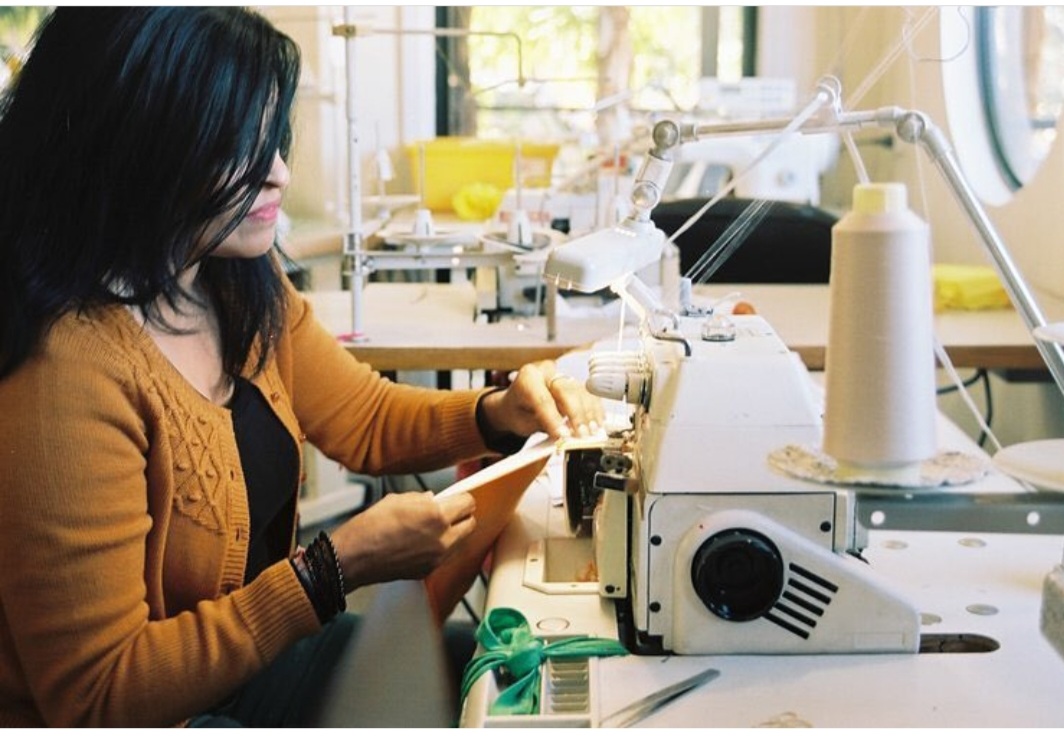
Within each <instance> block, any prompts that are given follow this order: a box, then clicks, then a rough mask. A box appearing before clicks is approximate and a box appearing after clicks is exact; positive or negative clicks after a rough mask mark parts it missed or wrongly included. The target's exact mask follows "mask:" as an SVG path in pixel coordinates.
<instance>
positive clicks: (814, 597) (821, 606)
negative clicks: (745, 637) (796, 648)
mask: <svg viewBox="0 0 1064 736" xmlns="http://www.w3.org/2000/svg"><path fill="white" fill-rule="evenodd" d="M788 568H789V569H790V572H791V575H790V576H789V577H788V579H787V585H786V587H785V588H784V589H783V594H782V595H781V596H780V599H779V600H777V601H776V603H775V605H773V606H772V610H770V611H768V612H766V613H765V615H764V618H765V619H766V620H768V621H771V622H772V623H774V624H776V625H777V626H779V627H780V628H783V629H785V630H787V631H789V632H791V633H792V634H794V635H795V636H800V637H801V638H803V639H808V638H809V635H810V633H812V630H813V629H815V628H816V625H817V622H818V621H819V620H820V617H821V616H823V615H824V612H825V611H826V610H827V606H828V605H830V604H831V600H832V597H833V596H834V594H835V593H837V592H838V591H839V586H837V585H835V583H833V582H831V581H830V580H827V579H825V578H822V577H820V576H819V575H817V574H816V573H814V572H811V571H809V570H806V569H805V568H804V567H802V566H801V565H796V564H794V563H793V562H792V563H791V564H790V565H789V566H788Z"/></svg>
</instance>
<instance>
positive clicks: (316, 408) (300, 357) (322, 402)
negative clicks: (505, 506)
mask: <svg viewBox="0 0 1064 736" xmlns="http://www.w3.org/2000/svg"><path fill="white" fill-rule="evenodd" d="M289 304H290V306H289V332H288V339H287V340H285V341H283V342H282V345H281V347H280V349H279V351H278V365H279V368H280V370H281V373H282V380H284V381H285V382H286V383H287V384H288V385H289V386H290V392H291V396H292V402H293V406H294V410H295V413H296V417H297V419H298V421H299V423H300V425H301V426H302V427H303V431H304V432H305V433H306V435H307V439H308V440H309V441H310V442H311V443H312V444H313V445H315V446H316V447H317V448H318V449H319V450H321V451H322V452H323V453H324V454H325V455H326V456H328V457H330V458H332V459H333V460H336V461H337V462H340V463H343V464H344V465H345V466H347V467H348V468H349V469H351V470H354V471H356V472H365V473H370V474H386V473H406V472H418V471H424V470H434V469H438V468H443V467H447V466H449V465H453V464H455V463H457V462H460V461H462V460H467V459H471V458H474V457H479V456H481V455H484V454H486V453H487V451H488V450H487V448H486V447H485V445H484V438H483V437H482V436H481V435H480V432H479V430H478V429H477V423H476V402H477V399H478V398H479V396H480V395H481V394H483V393H484V391H477V390H436V389H429V388H423V387H416V386H407V385H402V384H396V383H394V382H392V381H389V380H388V379H386V378H383V377H381V375H380V374H379V373H377V372H376V371H374V370H373V369H372V367H371V366H369V365H367V364H366V363H363V362H360V361H358V360H357V359H355V358H354V356H352V355H350V354H349V353H348V352H347V350H346V349H345V348H344V347H343V346H342V345H341V344H340V343H339V342H338V341H337V339H336V338H335V337H334V336H332V335H331V334H329V332H328V331H327V330H325V328H324V327H323V326H322V325H321V324H320V323H319V322H318V321H317V319H316V317H315V316H314V312H313V309H312V308H311V305H310V304H309V303H308V302H307V300H306V299H305V298H304V297H303V295H301V294H299V293H298V292H296V291H294V290H292V291H291V292H290V302H289ZM426 329H432V327H431V325H428V326H426Z"/></svg>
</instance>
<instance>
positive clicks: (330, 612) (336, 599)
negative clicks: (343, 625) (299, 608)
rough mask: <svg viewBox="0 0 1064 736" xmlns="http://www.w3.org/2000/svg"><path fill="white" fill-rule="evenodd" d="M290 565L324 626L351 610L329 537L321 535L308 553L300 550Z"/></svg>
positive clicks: (338, 562) (338, 561)
mask: <svg viewBox="0 0 1064 736" xmlns="http://www.w3.org/2000/svg"><path fill="white" fill-rule="evenodd" d="M289 562H290V563H291V564H292V568H293V569H294V570H295V573H296V577H297V578H299V582H300V584H301V585H302V586H303V590H304V591H305V592H306V594H307V597H308V598H310V602H311V605H313V606H314V612H315V613H316V614H317V615H318V621H320V622H321V623H323V624H324V623H326V622H328V621H329V620H331V619H332V618H333V617H334V616H336V614H338V613H340V612H341V611H345V610H347V596H346V594H345V592H344V572H343V570H342V569H341V568H340V559H339V556H338V555H337V554H336V547H335V546H334V545H333V543H332V540H331V539H330V538H329V535H328V534H326V533H325V532H321V533H320V534H318V536H317V538H316V539H315V540H314V541H313V542H311V543H310V544H309V545H307V547H306V549H302V550H300V551H299V552H298V553H297V554H296V556H295V557H292V558H291V559H290V560H289Z"/></svg>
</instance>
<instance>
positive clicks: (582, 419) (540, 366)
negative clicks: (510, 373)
mask: <svg viewBox="0 0 1064 736" xmlns="http://www.w3.org/2000/svg"><path fill="white" fill-rule="evenodd" d="M481 410H482V412H483V416H484V419H485V421H486V423H487V424H488V427H489V428H490V429H491V431H492V432H495V433H498V434H506V433H509V434H514V435H518V436H520V437H528V436H529V435H531V434H534V433H535V432H545V433H546V434H547V435H549V436H550V437H552V438H554V439H558V438H561V437H571V436H577V437H587V436H589V435H592V434H594V433H595V432H597V431H598V430H599V428H600V427H602V426H603V422H604V420H605V412H604V411H603V408H602V401H601V400H600V399H599V398H598V397H597V396H594V395H592V394H590V393H588V391H587V389H585V388H584V385H583V383H581V382H580V381H579V380H577V379H575V378H573V377H572V376H567V375H564V374H562V373H558V368H557V366H556V365H555V364H554V362H553V361H550V360H545V361H540V362H537V363H529V364H528V365H526V366H524V367H523V368H521V370H519V371H518V372H517V376H516V377H515V378H514V380H513V382H512V383H511V384H510V386H509V387H508V388H507V389H505V390H504V391H496V392H495V393H492V394H487V395H486V396H484V398H482V399H481Z"/></svg>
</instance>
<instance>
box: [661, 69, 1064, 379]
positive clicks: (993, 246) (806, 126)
mask: <svg viewBox="0 0 1064 736" xmlns="http://www.w3.org/2000/svg"><path fill="white" fill-rule="evenodd" d="M822 84H823V83H822ZM825 89H828V88H827V87H826V86H825ZM836 99H837V98H836ZM828 109H829V110H831V111H832V113H831V114H828V113H823V114H820V115H818V116H816V117H813V118H811V119H810V120H808V121H806V122H804V123H803V124H802V125H801V126H799V127H798V128H797V132H799V133H802V134H813V133H832V132H840V131H847V130H857V129H862V128H893V129H894V130H895V132H896V133H897V135H898V137H899V138H901V139H902V140H903V141H905V142H906V143H912V144H919V145H920V146H921V147H922V148H923V150H924V152H925V153H926V154H927V155H928V156H929V157H930V158H931V160H932V161H933V162H934V163H935V166H936V168H937V169H938V171H939V173H940V174H941V175H942V178H943V179H944V180H945V182H946V184H947V186H949V189H950V191H951V192H952V194H953V196H954V198H955V199H956V200H957V203H958V204H959V205H960V206H961V209H963V210H964V214H965V215H966V216H967V217H968V220H969V222H971V224H972V225H973V226H974V227H975V230H976V232H977V233H978V235H979V240H980V242H981V243H982V245H983V248H984V249H985V251H986V253H987V255H988V256H989V257H990V259H991V261H992V262H993V265H994V267H995V270H996V271H997V273H998V275H999V277H1000V278H1001V281H1002V283H1003V285H1004V287H1005V289H1006V291H1007V293H1008V295H1009V299H1010V300H1011V301H1012V304H1013V305H1014V306H1015V308H1016V310H1017V311H1018V312H1019V313H1020V316H1021V317H1022V319H1023V321H1024V324H1025V325H1026V327H1027V329H1028V331H1029V332H1031V333H1034V331H1035V330H1037V329H1038V328H1040V327H1045V326H1046V318H1045V316H1044V315H1043V313H1042V311H1041V309H1040V308H1039V306H1038V303H1037V301H1036V299H1035V297H1034V295H1033V293H1032V292H1031V290H1030V288H1029V287H1028V285H1027V282H1026V280H1025V279H1024V277H1023V274H1022V273H1021V272H1020V270H1019V268H1018V267H1017V266H1016V264H1015V262H1014V261H1013V259H1012V256H1011V254H1010V253H1009V249H1008V247H1007V246H1006V245H1005V242H1004V241H1003V240H1002V239H1001V236H1000V235H999V234H998V232H997V230H996V229H995V227H994V225H993V223H992V222H991V221H990V218H989V217H988V216H987V214H986V210H985V209H984V208H983V206H982V204H980V202H979V199H978V198H977V197H976V196H975V193H974V192H973V191H972V188H971V186H970V185H969V184H968V181H967V179H966V178H965V177H964V174H963V173H962V171H961V167H960V164H959V163H958V162H957V158H956V155H955V154H954V152H953V148H952V146H951V145H950V143H949V141H948V140H947V138H946V136H945V135H944V134H943V133H942V131H941V130H940V129H939V128H938V127H937V126H935V125H934V123H932V121H931V120H930V118H929V117H928V116H927V115H926V114H924V113H922V112H919V111H916V110H905V109H903V108H900V107H893V106H890V107H880V108H876V109H874V110H859V111H851V112H843V111H840V110H838V106H837V104H836V105H831V106H828ZM791 122H792V121H791V120H790V119H779V118H777V119H765V120H753V121H737V122H728V123H709V124H701V125H688V126H684V127H683V128H682V129H681V131H680V136H679V142H680V143H683V142H687V141H696V140H699V139H702V138H705V137H707V136H720V135H738V134H747V135H749V134H750V133H779V132H781V131H782V130H784V129H785V128H786V127H787V126H788V125H790V124H791ZM1035 345H1036V346H1037V348H1038V351H1039V353H1041V355H1042V360H1043V361H1044V362H1045V364H1046V367H1047V368H1048V369H1049V372H1050V374H1051V375H1052V376H1053V380H1054V381H1055V382H1056V384H1057V388H1058V389H1059V390H1060V392H1061V393H1062V394H1064V346H1061V345H1059V344H1055V343H1052V342H1049V341H1045V340H1039V339H1037V338H1036V339H1035Z"/></svg>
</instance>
